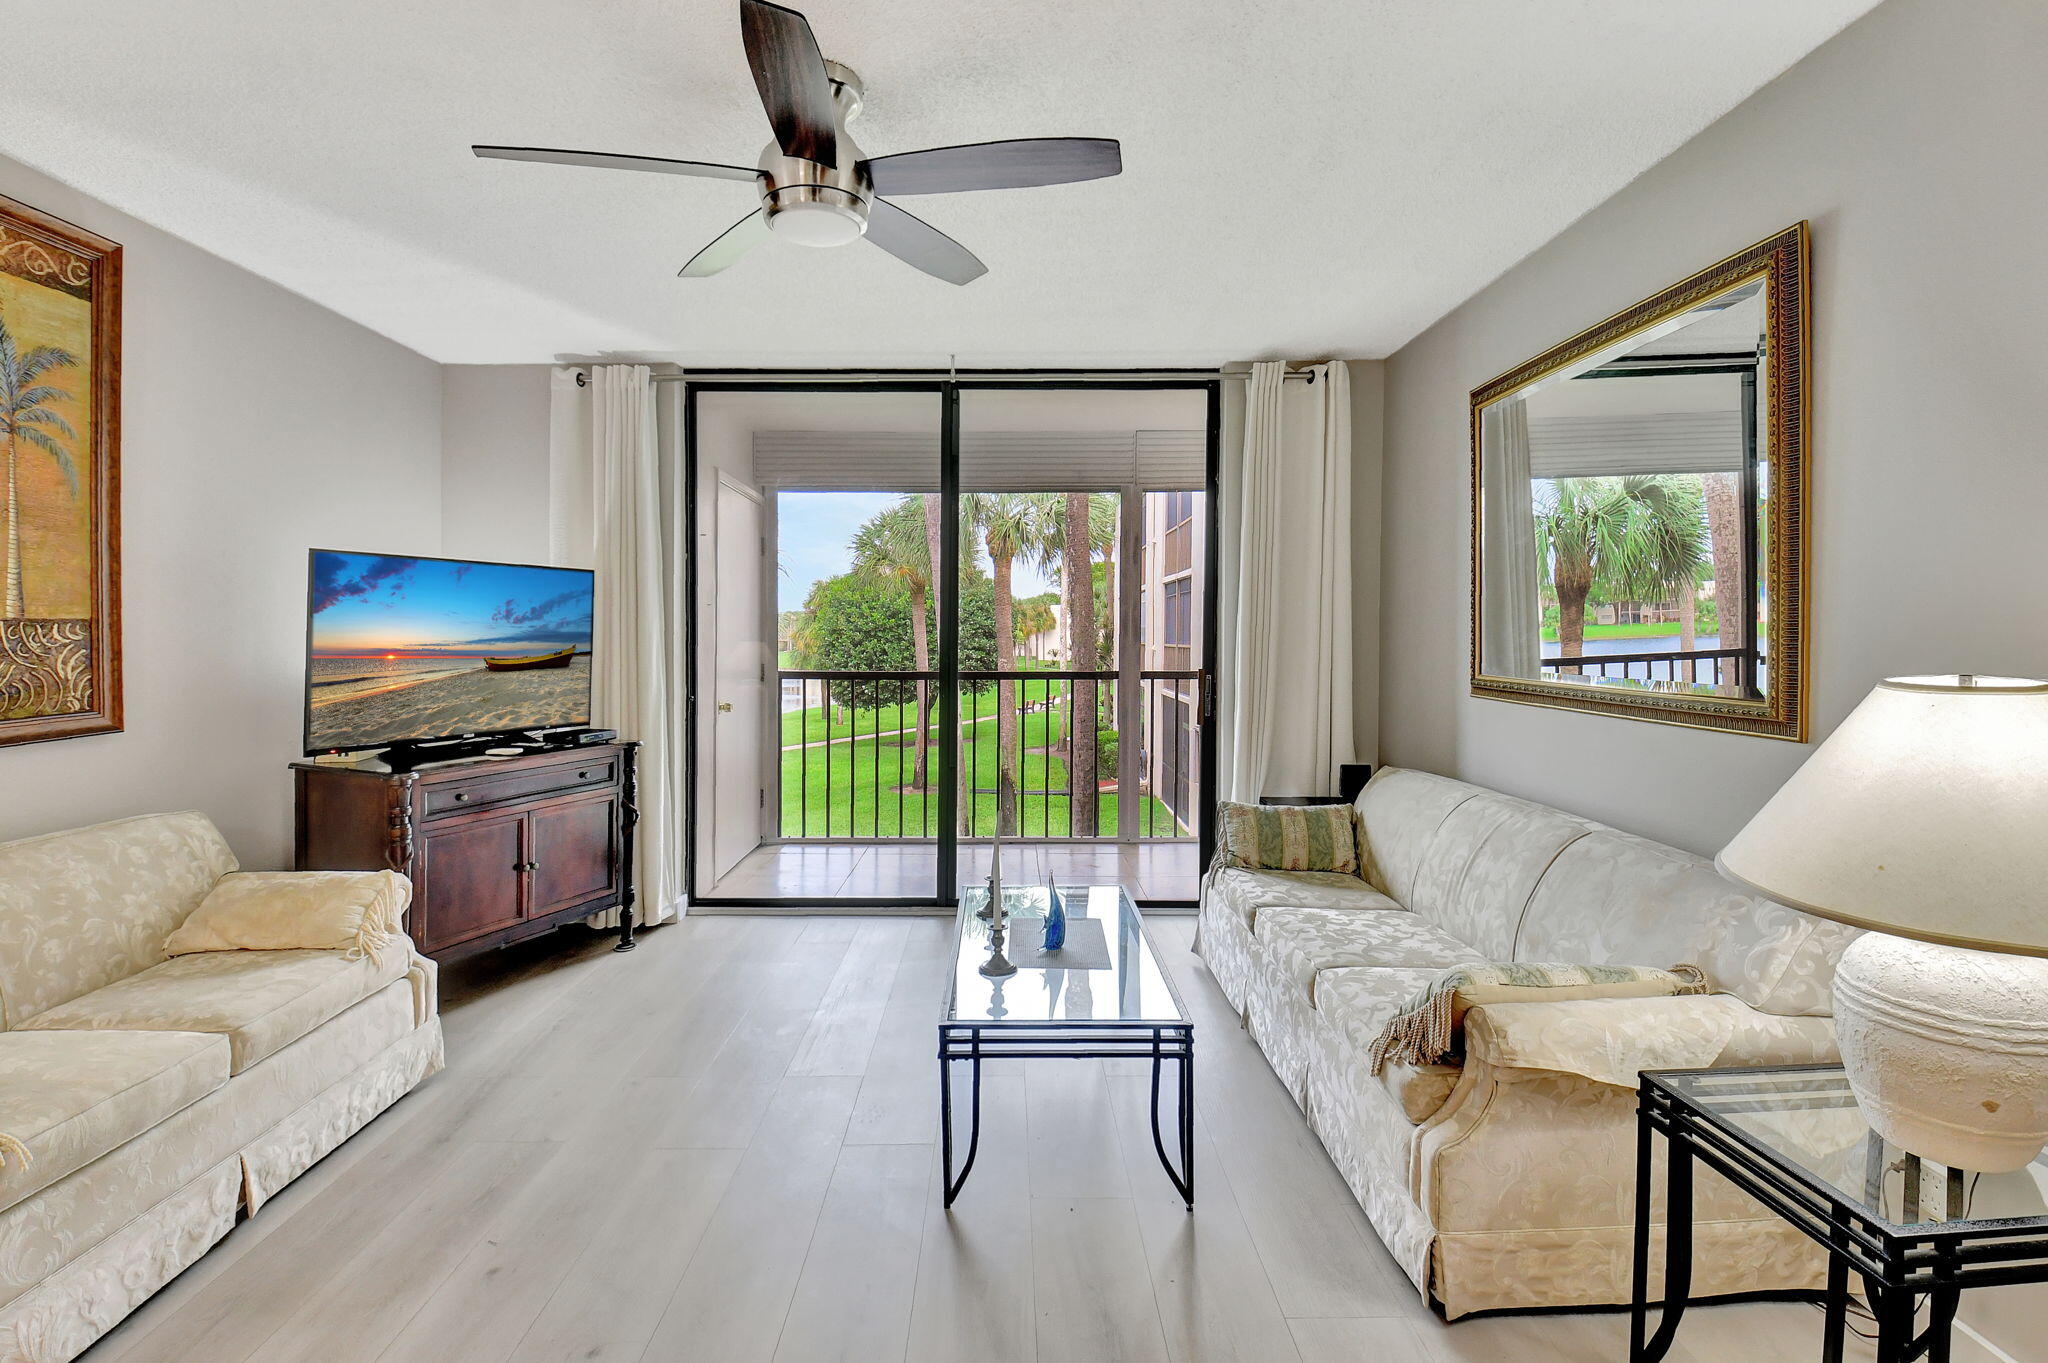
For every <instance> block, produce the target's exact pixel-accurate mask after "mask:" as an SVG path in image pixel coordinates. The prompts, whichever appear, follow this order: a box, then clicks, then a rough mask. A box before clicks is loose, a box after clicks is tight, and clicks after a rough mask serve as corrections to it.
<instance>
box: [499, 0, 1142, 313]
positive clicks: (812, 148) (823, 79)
mask: <svg viewBox="0 0 2048 1363" xmlns="http://www.w3.org/2000/svg"><path fill="white" fill-rule="evenodd" d="M740 34H741V36H742V38H743V39H744V40H745V42H746V47H747V64H748V65H749V66H751V67H752V68H753V69H754V85H755V87H756V88H757V89H759V90H760V92H761V103H762V105H763V106H764V107H765V108H766V109H767V111H768V122H769V124H770V125H771V126H772V127H773V128H774V130H775V140H774V141H772V142H770V143H769V144H768V146H767V148H766V149H765V150H763V151H762V153H761V159H760V162H759V164H758V165H756V166H752V167H748V166H732V165H722V164H719V163H717V162H712V161H674V160H670V159H668V158H666V157H661V156H624V155H619V154H617V153H613V152H603V151H568V150H563V149H559V148H554V147H471V148H470V150H471V151H473V152H475V153H476V154H477V155H478V156H486V157H495V158H497V159H499V160H505V161H548V162H553V163H556V164H559V165H567V166H594V167H597V168H598V169H601V170H604V169H609V170H642V171H652V172H655V173H657V174H662V175H696V176H703V177H705V178H708V179H714V180H751V181H753V182H754V183H755V184H756V186H757V187H758V188H759V190H760V193H761V206H760V207H759V208H757V209H755V210H754V211H753V212H751V213H749V214H747V216H745V217H744V218H741V219H740V220H739V221H738V222H736V223H734V224H733V225H732V226H731V227H728V228H727V229H726V230H725V231H724V233H723V234H721V235H720V236H719V237H718V238H717V240H715V241H713V242H712V243H711V244H710V245H709V246H706V247H705V248H704V249H703V250H701V251H699V252H697V254H696V255H694V256H692V257H691V258H690V262H689V263H688V264H687V265H685V266H683V269H682V276H683V277H684V278H685V279H701V278H703V277H704V276H706V275H714V274H717V273H718V272H719V271H720V270H723V269H725V268H726V267H727V266H729V265H731V264H732V263H733V262H734V261H736V260H738V259H739V258H740V257H741V256H743V255H745V254H746V253H747V252H748V251H750V250H752V249H753V248H754V247H756V246H758V245H760V244H761V243H762V242H763V241H765V240H767V239H768V237H769V236H770V235H773V236H777V237H781V238H784V239H786V240H789V241H794V242H797V243H799V244H801V245H804V246H844V245H846V244H847V243H848V242H852V241H857V240H859V239H860V238H861V237H863V236H865V237H866V238H867V239H868V240H869V241H872V242H873V243H875V245H877V246H879V247H881V248H882V249H883V250H885V251H887V252H888V253H889V254H890V255H892V256H895V257H896V258H897V259H898V260H901V261H903V262H905V263H906V264H909V265H913V266H915V267H916V268H918V269H920V270H922V271H924V272H925V273H926V274H928V275H933V276H935V277H937V278H939V279H943V280H946V281H947V282H948V283H952V284H968V283H972V282H973V281H974V280H976V279H979V278H980V277H981V276H982V275H984V274H986V273H988V267H987V266H986V265H983V264H982V263H981V262H980V261H979V260H977V259H975V257H974V253H973V252H971V251H969V250H968V249H967V248H966V247H964V246H962V245H961V244H960V243H959V242H957V241H955V240H953V239H952V238H951V237H949V236H947V235H946V234H945V233H944V232H941V231H939V230H938V229H937V228H936V227H933V226H931V225H930V224H929V223H926V222H924V221H923V220H922V219H920V218H917V217H915V216H913V215H911V214H909V213H906V212H904V211H903V210H902V209H900V208H898V207H897V206H896V205H895V204H892V203H890V202H889V200H888V199H887V198H884V197H882V196H884V195H889V196H896V195H904V194H953V193H958V192H960V191H963V190H970V189H1023V188H1028V187H1031V186H1035V185H1060V184H1070V183H1073V182H1074V181H1077V180H1099V179H1102V178H1103V177H1105V176H1110V175H1116V174H1118V173H1120V172H1121V171H1122V170H1123V168H1124V167H1123V152H1122V149H1121V148H1119V147H1118V145H1117V143H1116V140H1115V139H1114V138H1109V137H1027V138H1018V139H1016V140H1013V141H1007V142H976V143H971V144H968V145H966V146H958V147H930V148H927V149H926V150H924V151H906V152H898V153H896V154H895V155H893V156H876V157H865V156H863V155H862V154H861V150H860V148H859V147H857V146H855V145H854V142H853V139H852V138H851V137H849V136H847V133H846V125H847V124H848V123H849V122H851V121H852V119H853V117H854V116H855V115H856V114H858V113H859V112H860V109H861V99H862V93H863V92H862V89H861V83H860V78H859V77H858V76H856V75H854V73H853V72H852V71H850V70H848V69H847V68H846V67H844V66H841V65H840V64H839V63H838V62H832V61H826V60H825V58H824V55H823V54H822V53H820V52H819V51H818V40H817V39H816V38H815V37H813V36H812V34H811V25H810V21H809V20H807V19H805V18H804V16H803V15H801V14H799V13H797V12H796V11H795V10H793V9H785V8H784V7H783V6H781V5H776V4H770V3H769V0H740Z"/></svg>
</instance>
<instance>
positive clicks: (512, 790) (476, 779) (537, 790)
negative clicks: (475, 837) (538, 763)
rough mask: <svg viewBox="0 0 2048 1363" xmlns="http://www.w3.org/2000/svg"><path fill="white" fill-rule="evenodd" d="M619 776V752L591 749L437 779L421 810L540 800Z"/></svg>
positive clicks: (432, 812) (431, 812) (434, 812)
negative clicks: (580, 755) (574, 758)
mask: <svg viewBox="0 0 2048 1363" xmlns="http://www.w3.org/2000/svg"><path fill="white" fill-rule="evenodd" d="M618 779H619V759H618V754H616V753H608V752H607V753H592V754H591V755H590V757H589V758H588V759H587V760H585V761H581V762H561V763H556V764H552V765H549V766H545V767H539V768H532V767H528V768H523V769H521V770H518V771H508V772H506V773H504V774H503V775H484V774H479V775H477V776H473V777H470V776H466V777H464V778H463V779H462V780H459V781H437V782H434V783H433V784H431V785H429V786H427V788H426V789H425V791H424V792H423V793H422V797H421V813H422V815H423V816H424V817H426V818H429V819H433V818H438V817H440V816H442V815H445V814H459V813H462V812H464V811H466V810H471V809H485V808H489V807H491V806H493V805H502V804H505V803H507V802H508V801H512V800H537V799H540V798H542V797H544V796H549V795H566V794H569V793H571V792H573V791H578V790H589V789H592V788H594V787H601V786H609V785H613V784H615V783H616V782H617V781H618Z"/></svg>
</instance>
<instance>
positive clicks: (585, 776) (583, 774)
mask: <svg viewBox="0 0 2048 1363" xmlns="http://www.w3.org/2000/svg"><path fill="white" fill-rule="evenodd" d="M576 779H577V780H579V781H588V780H589V779H590V773H589V772H587V771H579V772H577V773H576Z"/></svg>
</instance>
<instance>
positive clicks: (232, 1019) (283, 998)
mask: <svg viewBox="0 0 2048 1363" xmlns="http://www.w3.org/2000/svg"><path fill="white" fill-rule="evenodd" d="M411 957H412V951H411V948H410V944H404V945H402V946H401V947H399V948H397V949H393V950H387V951H381V952H378V953H377V954H376V955H374V956H364V957H361V958H359V959H356V960H350V959H349V958H348V956H347V955H346V954H344V953H342V952H339V951H209V952H201V953H199V954H196V955H192V956H177V957H173V958H172V959H171V960H168V961H165V962H164V963H163V964H161V965H157V966H152V967H151V968H150V969H148V970H145V971H143V972H142V973H141V974H139V975H131V976H129V977H128V978H127V979H125V980H120V981H118V982H116V983H114V984H110V985H108V986H107V987H106V988H104V989H96V990H94V991H93V992H92V993H90V994H86V995H84V996H83V997H81V998H76V999H73V1000H71V1001H70V1002H69V1003H63V1004H59V1005H58V1006H57V1007H55V1008H52V1009H50V1010H49V1011H48V1012H44V1013H38V1014H36V1016H34V1017H32V1018H30V1019H29V1020H28V1021H26V1022H24V1023H22V1024H21V1025H22V1026H23V1027H24V1028H30V1029H34V1030H43V1031H49V1030H60V1031H72V1030H84V1029H93V1030H115V1031H127V1030H133V1031H162V1032H219V1033H223V1034H225V1035H226V1037H227V1039H228V1044H229V1046H230V1047H231V1048H232V1051H233V1059H232V1066H233V1073H235V1074H240V1073H241V1072H242V1071H243V1070H246V1069H248V1068H249V1067H250V1066H251V1065H253V1064H255V1063H256V1062H257V1061H259V1060H261V1059H263V1058H264V1057H265V1056H267V1055H269V1054H270V1053H271V1052H273V1051H275V1050H277V1049H278V1048H280V1047H282V1046H288V1045H290V1044H291V1043H292V1042H294V1041H296V1040H298V1039H299V1038H300V1037H302V1036H304V1035H305V1034H306V1033H308V1032H310V1031H312V1030H313V1029H314V1028H315V1027H318V1026H319V1025H320V1024H321V1023H323V1022H325V1021H327V1020H328V1019H329V1018H331V1017H334V1016H336V1015H338V1014H339V1013H341V1012H342V1011H343V1010H344V1009H346V1008H348V1007H350V1006H351V1005H353V1004H356V1003H359V1002H361V1001H362V1000H363V999H366V998H368V997H369V996H370V995H372V994H374V993H376V992H377V991H378V990H379V989H382V988H383V987H384V986H385V985H387V984H390V983H391V982H392V981H393V980H398V979H403V978H404V976H405V972H406V967H407V966H408V965H409V964H410V962H411Z"/></svg>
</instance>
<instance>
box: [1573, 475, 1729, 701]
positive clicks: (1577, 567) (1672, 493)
mask: <svg viewBox="0 0 2048 1363" xmlns="http://www.w3.org/2000/svg"><path fill="white" fill-rule="evenodd" d="M1535 500H1536V506H1535V510H1536V541H1537V543H1536V552H1537V556H1538V562H1539V563H1542V564H1546V565H1548V567H1549V570H1550V578H1551V583H1552V587H1553V589H1554V590H1555V591H1556V593H1557V642H1558V649H1557V651H1558V653H1559V655H1560V656H1562V657H1565V658H1577V657H1582V656H1584V654H1585V651H1586V599H1587V597H1589V596H1591V595H1592V594H1593V593H1594V592H1595V591H1596V590H1597V591H1598V592H1599V593H1600V594H1601V595H1602V596H1603V597H1605V598H1606V599H1608V600H1610V601H1630V600H1636V601H1640V600H1655V599H1657V598H1660V597H1662V596H1663V595H1664V593H1666V592H1667V591H1673V590H1677V591H1688V592H1690V591H1696V590H1698V582H1699V574H1700V569H1701V567H1702V566H1703V562H1704V560H1705V557H1706V545H1707V527H1706V512H1705V505H1704V494H1703V493H1702V491H1701V488H1700V480H1699V478H1698V477H1697V476H1695V475H1690V474H1684V475H1673V474H1628V475H1625V476H1622V477H1602V478H1555V479H1546V480H1543V481H1541V482H1539V483H1538V484H1537V485H1536V499H1535ZM1560 670H1561V671H1563V672H1565V673H1567V674H1575V673H1577V672H1578V671H1579V669H1578V668H1576V667H1572V666H1566V667H1563V668H1561V669H1560Z"/></svg>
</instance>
